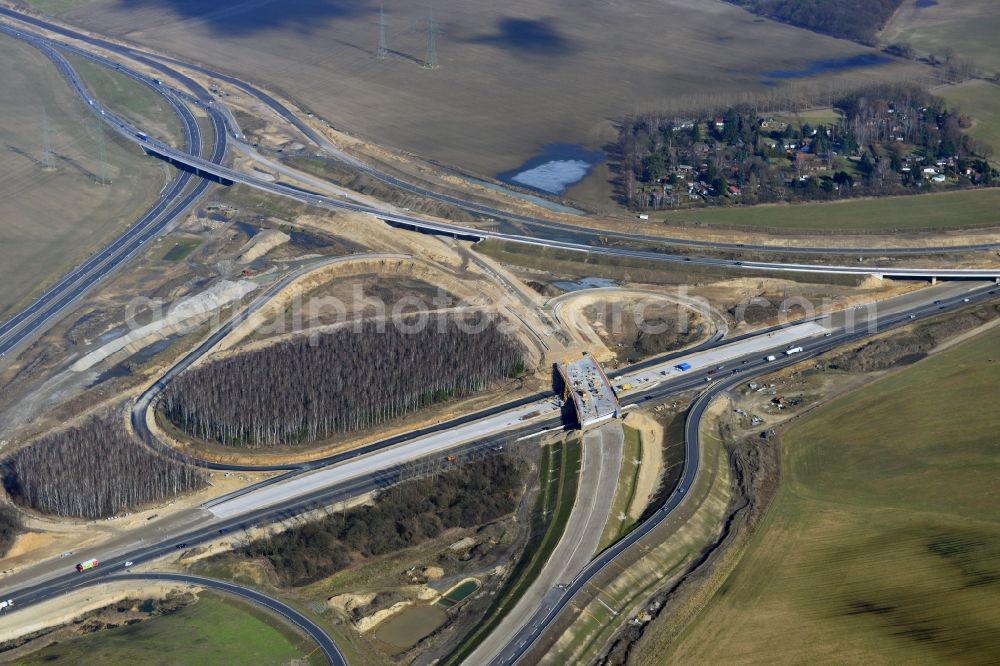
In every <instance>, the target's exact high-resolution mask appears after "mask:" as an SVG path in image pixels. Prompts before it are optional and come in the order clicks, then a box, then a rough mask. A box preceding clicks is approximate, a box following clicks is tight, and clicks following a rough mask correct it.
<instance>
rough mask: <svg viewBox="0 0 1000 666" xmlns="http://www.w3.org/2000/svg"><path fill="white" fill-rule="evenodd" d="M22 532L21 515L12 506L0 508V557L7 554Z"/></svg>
mask: <svg viewBox="0 0 1000 666" xmlns="http://www.w3.org/2000/svg"><path fill="white" fill-rule="evenodd" d="M23 530H24V524H23V522H22V521H21V515H20V514H19V513H18V512H17V509H15V508H14V507H12V506H0V557H3V556H5V555H6V554H7V551H9V550H10V547H11V546H13V545H14V541H16V540H17V537H18V535H19V534H21V532H22V531H23Z"/></svg>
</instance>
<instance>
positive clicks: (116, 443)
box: [4, 415, 204, 518]
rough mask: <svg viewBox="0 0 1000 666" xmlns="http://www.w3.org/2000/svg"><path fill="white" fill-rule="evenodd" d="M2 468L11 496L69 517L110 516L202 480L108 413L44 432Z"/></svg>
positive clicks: (199, 483)
mask: <svg viewBox="0 0 1000 666" xmlns="http://www.w3.org/2000/svg"><path fill="white" fill-rule="evenodd" d="M5 467H6V469H5V477H4V484H5V486H6V487H7V491H8V492H9V493H10V495H11V497H13V498H14V500H15V501H17V502H19V503H20V504H23V505H25V506H28V507H30V508H32V509H36V510H38V511H41V512H43V513H50V514H56V515H60V516H70V517H73V518H106V517H109V516H114V515H117V514H119V513H120V512H122V511H126V510H129V509H135V508H137V507H140V506H142V505H144V504H148V503H150V502H156V501H158V500H163V499H166V498H169V497H173V496H175V495H178V494H180V493H184V492H187V491H190V490H194V489H196V488H199V487H201V486H202V485H203V484H204V476H203V474H202V472H201V471H200V470H198V469H196V468H194V467H191V466H189V465H185V464H183V463H181V462H178V461H175V460H169V459H167V458H164V457H162V456H160V455H158V454H156V453H153V452H152V451H150V450H148V449H146V448H145V447H143V446H142V445H141V444H139V443H138V442H136V441H135V440H134V439H132V437H131V435H130V434H129V433H128V432H127V431H126V429H125V425H124V424H123V423H121V421H120V420H118V419H117V418H115V417H113V416H111V415H105V416H102V417H91V418H90V419H89V420H87V421H86V422H85V423H84V424H83V425H81V426H79V427H75V428H69V429H67V430H63V431H61V432H57V433H54V434H51V435H47V436H45V437H42V438H41V439H39V440H38V441H37V442H35V443H34V444H32V445H31V446H28V447H26V448H24V449H21V450H20V451H18V452H16V453H15V454H14V455H13V456H11V457H10V458H9V459H8V460H7V461H6V464H5Z"/></svg>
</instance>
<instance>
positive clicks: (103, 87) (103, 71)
mask: <svg viewBox="0 0 1000 666" xmlns="http://www.w3.org/2000/svg"><path fill="white" fill-rule="evenodd" d="M66 59H67V60H69V62H70V64H72V65H73V68H74V69H75V70H76V71H77V73H78V74H79V75H80V78H82V79H83V81H84V83H86V85H87V87H88V88H90V90H91V92H93V93H94V97H95V98H96V99H97V100H98V101H100V103H101V104H102V105H104V106H105V107H107V108H108V109H109V110H110V111H112V112H113V113H116V114H118V115H120V116H122V117H123V118H124V119H125V120H127V121H128V122H130V123H132V124H133V125H135V126H136V127H141V128H143V129H144V130H145V131H146V132H147V133H149V134H150V135H152V136H159V137H161V138H164V139H166V140H167V141H168V143H170V144H171V145H174V146H178V147H180V146H181V145H182V143H181V141H182V138H183V136H184V130H183V128H182V126H181V120H180V118H178V117H177V114H176V113H174V110H173V109H171V108H170V105H169V104H167V102H166V101H165V100H164V98H163V97H162V96H160V95H158V94H157V93H156V92H154V91H153V90H152V89H151V88H148V87H146V86H145V85H143V84H141V83H139V82H138V81H135V80H134V79H131V78H129V77H127V76H125V75H124V74H122V73H121V72H116V71H114V70H111V69H108V68H107V67H104V66H103V65H98V64H97V63H95V62H92V61H90V60H87V59H85V58H81V57H80V56H76V55H73V54H67V55H66Z"/></svg>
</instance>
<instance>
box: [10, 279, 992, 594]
mask: <svg viewBox="0 0 1000 666" xmlns="http://www.w3.org/2000/svg"><path fill="white" fill-rule="evenodd" d="M923 292H928V293H922V292H920V293H916V294H908V295H906V296H904V297H900V298H899V299H896V300H895V301H893V302H889V303H886V304H885V305H884V306H883V307H882V308H881V312H882V316H878V317H877V318H876V320H875V322H874V326H868V325H867V323H863V324H862V325H860V326H858V327H857V329H855V328H853V327H852V329H850V330H843V329H837V332H836V333H833V334H832V335H831V336H830V337H824V335H825V334H819V331H820V330H827V331H829V330H830V328H829V327H831V326H837V325H838V322H837V318H838V317H839V318H844V317H846V316H847V314H846V313H840V314H839V315H835V316H834V318H833V319H831V320H830V322H828V323H827V324H826V327H825V328H819V329H817V328H813V327H812V326H811V325H810V322H800V323H797V324H793V325H790V326H786V327H782V328H780V329H778V330H780V331H791V330H792V329H794V328H795V327H801V326H804V325H805V326H810V327H809V328H807V329H804V332H805V333H806V334H807V335H808V337H807V338H806V339H804V340H803V339H801V338H799V337H798V336H797V335H796V334H794V333H787V334H786V337H784V338H781V339H780V344H775V345H774V346H773V347H766V346H757V343H755V346H753V347H741V348H740V349H743V350H748V349H749V350H752V353H751V354H750V355H748V356H747V357H746V358H745V359H742V360H746V361H747V363H746V364H745V365H744V364H742V363H741V359H740V358H739V357H735V358H733V360H732V361H731V362H730V367H732V368H733V369H736V370H737V375H735V378H736V379H737V380H746V379H748V378H749V377H752V376H756V375H759V374H764V373H767V372H770V371H772V370H773V369H776V368H778V367H781V366H782V365H785V364H787V363H792V362H798V361H800V360H802V359H804V358H808V357H810V356H812V355H815V354H817V353H821V352H822V351H825V350H827V349H830V348H832V347H833V346H835V345H838V344H843V343H844V342H849V341H852V340H857V339H861V338H863V337H866V336H868V335H872V334H874V333H875V332H878V331H883V330H886V329H888V328H890V327H892V326H897V325H899V324H902V323H906V322H909V321H912V320H911V319H910V318H909V315H910V314H913V315H914V317H915V318H919V317H925V316H929V315H933V314H937V313H940V312H942V309H941V308H944V309H945V310H951V309H956V308H958V307H960V306H962V305H964V304H965V301H964V299H965V298H968V299H969V300H970V302H977V301H980V300H983V299H987V298H991V297H993V296H994V295H995V294H996V293H997V289H996V288H994V287H992V286H989V287H978V288H975V289H973V290H971V291H970V290H969V287H968V286H967V285H942V286H940V287H938V288H935V289H931V290H923ZM989 292H993V293H992V294H991V293H989ZM935 296H938V297H939V298H938V299H937V300H940V303H931V302H930V300H931V299H932V298H934V297H935ZM858 329H860V330H858ZM755 337H758V338H759V337H763V338H764V339H765V340H766V339H768V338H769V335H768V333H767V332H765V333H764V334H763V336H743V338H744V340H743V342H738V343H736V344H743V343H745V342H747V341H752V340H753V339H754V338H755ZM772 339H773V338H772ZM790 341H795V342H796V343H797V344H799V345H801V346H803V347H804V349H805V351H804V352H803V353H802V354H798V355H796V356H794V357H788V358H786V357H784V356H781V357H780V360H779V361H776V362H773V363H767V362H765V361H764V360H763V356H764V353H763V352H762V351H760V350H761V349H764V350H765V351H772V352H773V353H776V354H779V355H780V354H781V353H782V351H783V350H784V349H786V348H787V346H788V345H789V344H791V342H790ZM713 351H718V347H716V348H715V349H714V350H713ZM709 353H711V352H709ZM696 357H697V353H694V354H690V355H686V356H681V357H678V358H686V359H691V360H695V361H696V362H697V360H696ZM663 363H664V364H668V363H670V361H663ZM656 367H657V366H651V367H643V368H642V369H640V370H639V372H640V373H649V372H654V373H657V374H658V373H660V372H662V371H663V370H668V369H669V366H668V367H663V366H662V365H661V366H660V368H661V369H655V368H656ZM696 367H699V366H696ZM700 367H701V368H702V369H700V370H698V369H692V370H691V371H689V372H687V373H675V374H673V376H672V377H671V378H670V379H669V380H665V381H658V382H653V381H650V382H645V383H644V384H645V386H644V387H643V388H642V389H638V390H635V391H631V392H627V393H626V394H624V395H623V396H622V398H621V402H622V404H623V405H626V406H627V405H632V404H641V403H643V402H646V401H649V400H654V399H659V398H664V397H666V396H669V395H674V394H678V393H682V392H686V391H690V390H696V389H699V388H701V387H703V386H705V385H706V384H708V382H706V379H707V378H710V375H709V374H708V372H710V371H712V370H714V368H711V367H709V366H707V365H706V364H704V363H701V364H700ZM661 377H662V375H661ZM726 377H727V378H728V377H729V375H727V376H726ZM534 411H536V408H534V407H532V406H528V405H526V406H522V407H520V408H519V409H518V410H515V411H514V412H513V413H506V414H505V413H499V414H496V415H494V416H491V417H488V418H486V419H481V420H480V421H475V422H472V423H468V424H464V425H459V426H458V427H456V428H453V429H450V432H448V431H442V430H440V429H435V430H436V431H435V432H433V433H431V434H429V435H427V436H426V437H418V438H413V439H407V440H405V441H404V442H403V443H400V444H398V445H382V444H378V445H373V446H372V447H371V449H370V452H368V453H364V454H359V453H355V452H351V453H350V454H347V456H349V457H347V459H346V462H341V463H337V464H328V465H326V466H324V467H321V468H318V469H314V470H311V471H309V472H306V473H299V474H296V475H294V476H290V477H287V478H283V479H281V480H280V481H278V482H276V483H273V484H270V485H267V486H263V487H260V488H255V489H253V491H252V492H250V493H243V494H241V495H239V496H238V497H236V498H222V499H220V500H216V501H214V502H211V503H209V504H208V505H206V506H205V507H204V508H203V509H201V510H199V511H197V512H195V514H193V515H190V516H187V517H185V520H187V521H188V523H185V524H184V526H183V528H182V529H178V530H177V531H176V532H175V533H174V534H173V535H172V536H167V535H162V534H161V535H160V536H159V537H158V538H160V539H162V540H161V541H157V542H156V543H146V542H143V544H140V545H136V544H134V543H130V542H129V543H122V544H121V548H120V550H119V549H114V550H115V552H109V551H110V550H112V548H111V546H110V545H108V546H107V547H106V548H102V549H101V552H94V553H91V554H87V555H86V556H94V557H98V558H99V559H101V560H102V562H106V563H108V564H109V565H112V566H111V567H110V568H111V569H113V568H114V565H115V564H116V563H118V564H120V563H123V562H124V561H125V560H132V561H134V562H136V563H140V562H147V561H150V560H154V559H156V558H159V557H162V556H164V555H167V554H169V553H171V552H174V551H175V545H176V544H178V543H184V544H186V545H187V546H188V547H190V546H194V545H196V544H199V543H204V542H206V541H210V540H212V539H216V538H218V537H219V535H220V530H225V531H226V532H228V531H231V530H239V529H243V528H245V527H247V526H251V525H264V524H269V523H272V522H276V521H280V520H283V519H286V518H288V517H290V516H293V515H297V514H298V513H301V512H303V511H306V510H309V509H310V508H316V507H323V506H328V505H330V504H332V503H335V502H338V501H341V500H344V499H348V498H351V497H355V496H358V495H361V494H364V493H366V492H371V491H373V490H377V489H379V488H382V487H385V486H386V485H390V484H392V483H395V482H397V481H398V480H399V479H400V478H403V477H405V476H406V474H408V473H409V471H412V465H413V463H414V461H421V460H423V461H427V460H437V461H444V460H445V458H446V457H447V456H449V455H456V456H458V457H459V459H460V460H461V459H463V458H464V457H468V456H476V455H481V454H484V453H485V454H488V453H490V452H492V451H494V450H495V448H496V447H497V446H498V445H501V444H504V443H507V442H510V441H513V440H516V439H518V438H521V437H526V436H531V435H533V434H535V433H539V432H542V431H548V430H552V429H562V428H563V427H564V424H563V419H562V415H561V414H560V413H559V411H558V410H550V411H549V412H548V414H550V415H548V416H547V415H545V414H541V415H539V416H537V417H533V418H531V419H526V420H523V421H522V420H520V417H519V415H524V414H530V413H532V412H534ZM505 422H506V423H505ZM520 424H523V425H520ZM689 455H690V451H689ZM696 469H697V461H696V459H695V462H694V463H693V464H692V463H690V462H689V463H688V467H687V468H686V471H685V476H684V479H683V480H682V482H681V484H680V486H679V488H680V489H681V491H683V489H684V488H686V487H689V486H690V483H689V481H690V480H691V479H693V474H695V473H696ZM408 470H409V471H408ZM234 499H235V500H236V501H238V503H234ZM678 500H679V498H678V497H677V495H676V493H675V495H674V496H673V497H672V500H671V501H674V502H676V501H678ZM668 506H673V505H671V504H670V502H669V501H668ZM668 510H671V509H668ZM181 522H183V521H181ZM155 524H156V523H153V525H155ZM638 534H642V529H641V528H640V529H638V530H637V531H635V532H633V536H630V537H629V538H630V539H635V538H637V537H636V536H634V535H638ZM609 552H611V551H609ZM80 557H81V558H82V559H86V557H84V554H82V553H81V554H80ZM602 557H604V556H602ZM62 567H65V568H64V569H62V570H63V571H66V573H64V574H59V573H57V572H58V571H59V570H60V568H62ZM69 569H70V564H69V563H66V562H61V563H60V562H59V561H49V562H44V563H39V565H38V566H37V567H33V568H31V569H30V570H26V571H23V572H19V573H18V574H16V575H11V576H8V578H7V580H8V584H10V585H15V584H18V585H21V587H20V589H18V590H16V591H8V592H5V593H4V595H5V596H9V597H11V598H16V599H17V600H18V602H19V606H22V607H23V606H24V605H28V604H30V603H36V602H37V601H40V600H43V599H46V598H50V597H52V596H56V595H58V594H60V593H62V592H63V591H66V590H67V589H72V588H73V587H74V586H76V585H79V584H80V582H81V578H80V575H79V574H77V573H76V572H75V571H72V570H69ZM102 575H105V574H104V573H103V571H102V570H97V571H94V572H90V573H88V574H87V577H95V576H97V577H100V576H102ZM53 576H54V577H53ZM15 581H21V582H20V583H16V582H15Z"/></svg>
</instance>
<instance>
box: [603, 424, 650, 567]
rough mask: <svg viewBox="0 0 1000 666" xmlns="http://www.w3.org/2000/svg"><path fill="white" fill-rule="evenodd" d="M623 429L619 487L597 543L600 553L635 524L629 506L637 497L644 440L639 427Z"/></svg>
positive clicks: (625, 427) (624, 427)
mask: <svg viewBox="0 0 1000 666" xmlns="http://www.w3.org/2000/svg"><path fill="white" fill-rule="evenodd" d="M623 429H624V431H625V445H624V455H623V456H622V469H621V473H620V474H619V476H618V488H617V489H616V490H615V499H614V502H613V503H612V505H611V514H610V515H609V516H608V524H607V525H605V527H604V533H603V534H602V535H601V541H600V543H598V545H597V552H598V553H599V552H601V551H602V550H604V549H605V548H607V547H608V546H610V545H612V544H614V543H615V542H617V541H618V540H619V539H621V538H622V537H623V536H625V535H626V534H628V532H629V530H630V529H632V526H633V525H635V521H634V520H632V519H631V518H629V516H628V508H629V507H630V506H631V505H632V498H633V497H635V484H636V482H637V481H638V479H639V465H640V464H641V462H642V460H641V458H642V442H641V441H640V434H639V431H638V430H637V429H635V428H630V427H629V426H623Z"/></svg>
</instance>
